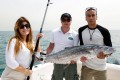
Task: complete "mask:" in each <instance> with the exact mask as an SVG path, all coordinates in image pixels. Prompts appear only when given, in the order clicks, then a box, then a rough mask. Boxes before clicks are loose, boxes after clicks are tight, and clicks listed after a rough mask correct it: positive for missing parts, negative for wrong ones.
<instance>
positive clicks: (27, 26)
mask: <svg viewBox="0 0 120 80" xmlns="http://www.w3.org/2000/svg"><path fill="white" fill-rule="evenodd" d="M24 28H26V29H29V28H30V25H29V24H22V25H21V26H20V29H24Z"/></svg>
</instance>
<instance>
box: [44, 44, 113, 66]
mask: <svg viewBox="0 0 120 80" xmlns="http://www.w3.org/2000/svg"><path fill="white" fill-rule="evenodd" d="M101 51H102V52H104V53H105V54H111V53H114V52H115V49H114V48H113V47H109V46H101V45H92V44H91V45H82V46H74V47H68V48H66V49H64V50H61V51H59V52H57V53H52V54H48V55H45V58H44V61H45V62H51V63H57V64H69V63H70V61H71V60H75V61H77V60H78V59H80V57H82V56H85V57H87V58H88V59H89V58H93V57H95V56H96V55H97V54H98V53H99V52H101Z"/></svg>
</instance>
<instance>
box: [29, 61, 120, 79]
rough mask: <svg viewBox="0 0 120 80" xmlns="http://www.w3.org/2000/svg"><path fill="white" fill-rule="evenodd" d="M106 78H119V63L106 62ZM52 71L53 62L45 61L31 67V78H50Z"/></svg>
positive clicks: (79, 64) (79, 68) (79, 65)
mask: <svg viewBox="0 0 120 80" xmlns="http://www.w3.org/2000/svg"><path fill="white" fill-rule="evenodd" d="M77 66H78V69H77V70H78V74H79V76H80V75H81V71H80V70H81V67H82V65H81V63H78V64H77ZM107 67H108V68H107V77H108V79H107V80H120V77H119V76H120V65H115V64H109V63H107ZM52 72H53V64H52V63H45V64H39V65H36V66H34V67H33V74H32V76H31V80H50V79H51V75H52Z"/></svg>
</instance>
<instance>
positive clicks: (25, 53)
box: [5, 39, 31, 69]
mask: <svg viewBox="0 0 120 80" xmlns="http://www.w3.org/2000/svg"><path fill="white" fill-rule="evenodd" d="M15 44H16V39H12V40H11V42H10V46H9V50H8V45H7V47H6V53H5V54H6V64H7V66H8V67H10V68H12V69H16V68H17V67H18V66H19V65H21V66H23V67H24V68H28V67H29V64H30V62H31V54H30V50H29V49H28V48H26V46H25V45H24V44H23V43H22V48H21V49H20V50H19V52H18V54H17V55H15V53H14V47H15Z"/></svg>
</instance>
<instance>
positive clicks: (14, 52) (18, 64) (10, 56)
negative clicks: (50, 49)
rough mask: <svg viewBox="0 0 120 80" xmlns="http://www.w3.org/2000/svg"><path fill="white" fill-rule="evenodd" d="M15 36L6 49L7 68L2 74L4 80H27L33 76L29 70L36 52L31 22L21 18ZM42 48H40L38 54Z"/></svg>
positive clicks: (16, 25)
mask: <svg viewBox="0 0 120 80" xmlns="http://www.w3.org/2000/svg"><path fill="white" fill-rule="evenodd" d="M14 31H15V35H14V36H13V37H12V38H11V39H10V40H9V42H8V44H7V47H6V55H5V56H6V65H7V66H6V68H5V70H4V71H3V73H2V76H1V79H2V80H25V78H26V76H28V75H29V76H30V75H31V74H32V70H29V69H28V67H29V64H30V62H31V56H32V54H33V52H34V44H33V35H32V29H31V25H30V23H29V21H28V20H27V19H26V18H25V17H20V18H19V19H18V20H17V21H16V24H15V27H14ZM39 51H40V47H38V52H39Z"/></svg>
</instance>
